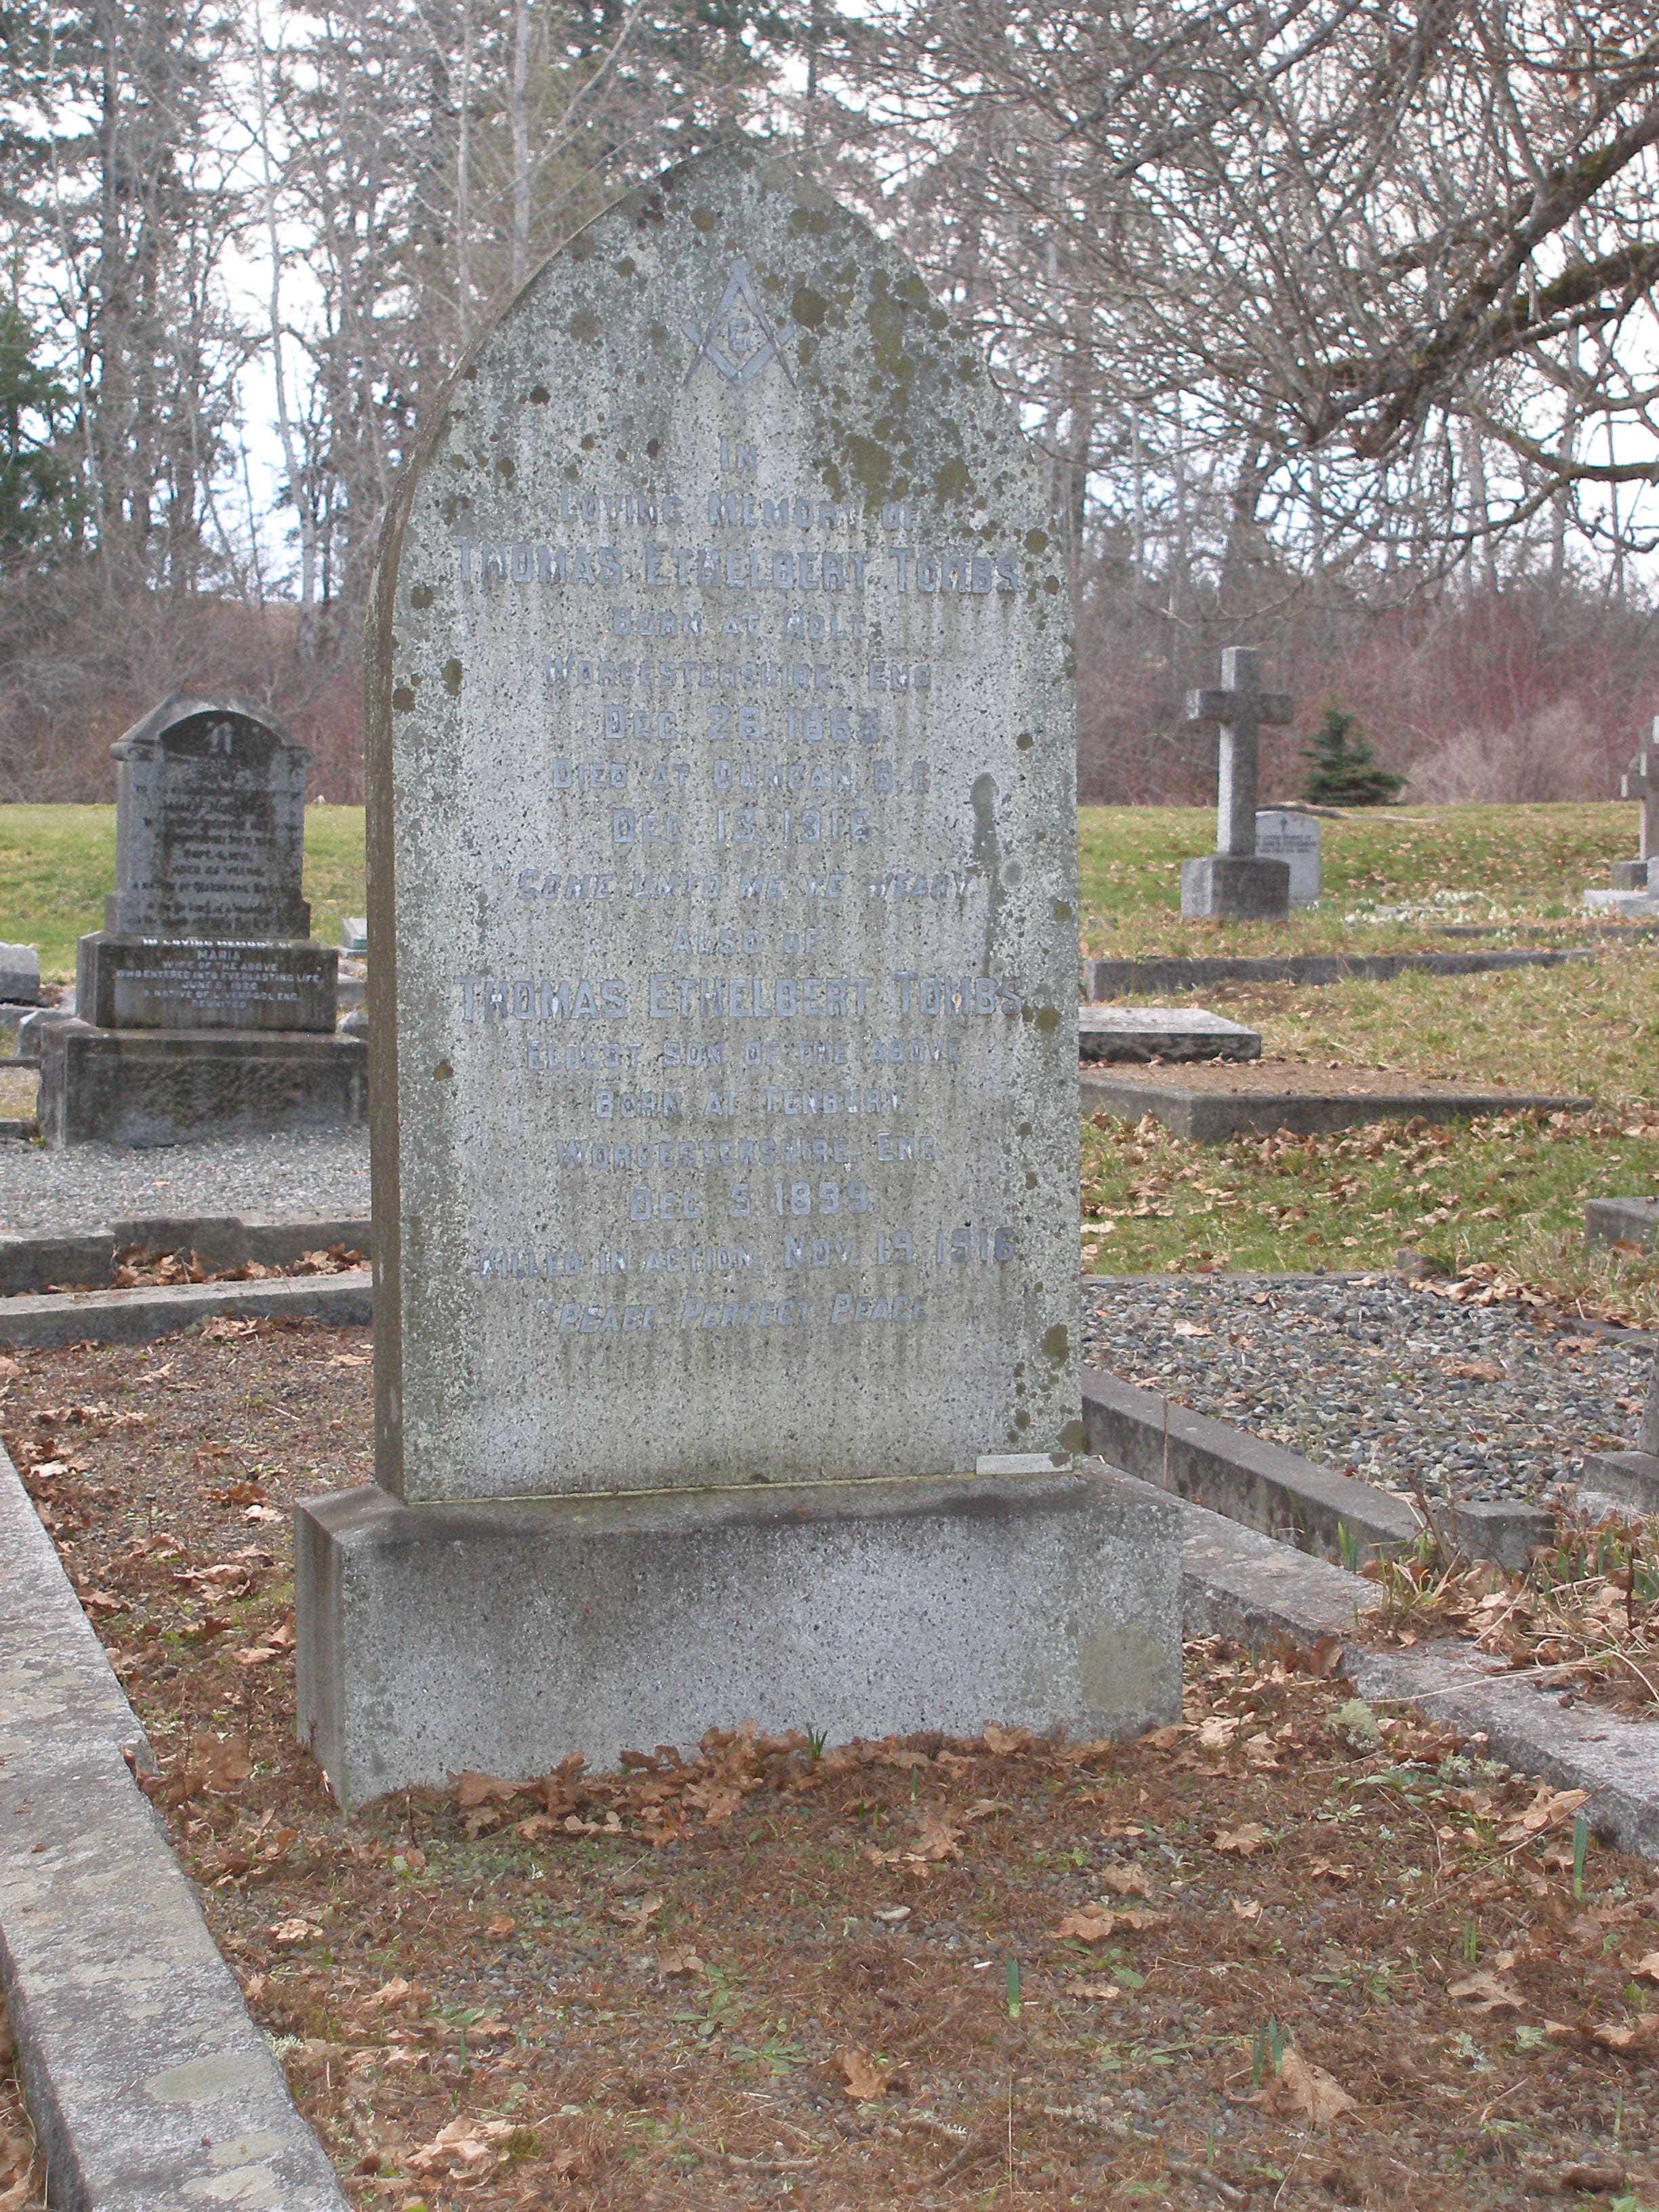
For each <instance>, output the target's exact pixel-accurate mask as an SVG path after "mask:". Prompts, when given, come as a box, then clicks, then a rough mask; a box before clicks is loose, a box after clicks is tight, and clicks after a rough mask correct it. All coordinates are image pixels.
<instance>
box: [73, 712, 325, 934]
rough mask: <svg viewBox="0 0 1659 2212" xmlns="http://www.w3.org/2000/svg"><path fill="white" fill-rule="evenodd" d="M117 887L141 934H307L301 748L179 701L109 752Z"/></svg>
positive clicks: (253, 718) (124, 918)
mask: <svg viewBox="0 0 1659 2212" xmlns="http://www.w3.org/2000/svg"><path fill="white" fill-rule="evenodd" d="M112 750H113V751H114V754H115V757H116V759H117V760H118V762H119V763H120V775H119V778H118V783H117V787H116V811H115V890H114V891H113V893H112V895H111V896H110V897H109V898H108V899H106V902H105V927H106V928H107V929H108V930H110V931H111V932H112V933H114V934H116V935H132V936H138V937H240V938H266V937H304V936H306V935H307V933H308V932H309V930H310V927H311V909H310V908H308V907H307V904H306V902H305V901H304V899H303V898H302V897H301V889H300V885H301V873H302V871H303V867H304V862H305V805H306V770H307V766H308V765H309V763H310V755H309V754H308V753H307V751H306V750H305V748H304V747H303V746H302V745H298V744H295V742H294V740H293V739H292V738H289V737H287V736H285V735H284V734H283V732H282V731H280V730H277V729H276V728H274V727H273V726H271V725H270V723H269V722H267V721H265V720H263V719H262V718H261V717H260V716H259V715H258V714H253V713H252V711H251V710H249V709H248V708H243V707H237V706H234V705H228V704H222V703H219V702H212V701H209V700H204V699H190V698H185V697H175V698H172V699H169V700H167V702H166V703H165V704H164V705H162V706H160V707H158V708H155V711H154V712H153V713H152V714H146V715H145V717H144V719H143V721H141V722H137V723H135V724H134V725H133V726H132V728H131V729H130V730H129V731H128V732H127V733H126V735H125V737H124V738H122V739H121V740H120V742H119V743H118V744H116V745H115V746H114V747H113V748H112Z"/></svg>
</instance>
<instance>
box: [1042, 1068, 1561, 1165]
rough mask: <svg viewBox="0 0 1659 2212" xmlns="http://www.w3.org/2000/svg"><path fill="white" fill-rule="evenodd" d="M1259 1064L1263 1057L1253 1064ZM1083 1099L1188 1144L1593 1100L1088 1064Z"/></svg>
mask: <svg viewBox="0 0 1659 2212" xmlns="http://www.w3.org/2000/svg"><path fill="white" fill-rule="evenodd" d="M1250 1064H1251V1065H1252V1066H1259V1065H1260V1062H1252V1063H1250ZM1078 1102H1079V1107H1080V1109H1081V1111H1082V1112H1083V1113H1084V1114H1085V1115H1091V1114H1112V1115H1116V1116H1117V1118H1118V1119H1119V1120H1120V1121H1142V1120H1144V1119H1145V1118H1146V1115H1148V1114H1150V1115H1152V1119H1153V1120H1154V1121H1159V1122H1162V1124H1163V1126H1164V1127H1165V1128H1166V1129H1167V1130H1168V1131H1169V1132H1170V1135H1171V1136H1174V1137H1179V1138H1181V1139H1182V1140H1183V1142H1185V1143H1187V1144H1189V1145H1225V1144H1226V1143H1228V1142H1229V1141H1230V1140H1231V1139H1232V1138H1234V1137H1267V1136H1273V1135H1275V1134H1277V1133H1279V1132H1281V1131H1283V1132H1285V1133H1287V1134H1289V1135H1291V1136H1293V1137H1323V1136H1334V1135H1335V1134H1336V1133H1338V1132H1339V1131H1340V1130H1343V1129H1358V1128H1361V1127H1364V1125H1365V1124H1366V1123H1368V1122H1370V1121H1431V1122H1443V1121H1485V1120H1488V1119H1490V1118H1492V1116H1494V1115H1499V1114H1564V1113H1565V1114H1584V1113H1588V1112H1589V1110H1590V1109H1591V1108H1592V1107H1593V1106H1594V1105H1595V1100H1594V1099H1592V1098H1553V1097H1534V1096H1533V1095H1530V1094H1528V1093H1526V1092H1522V1091H1511V1092H1507V1093H1505V1092H1501V1091H1473V1090H1471V1091H1443V1092H1441V1093H1439V1094H1437V1095H1432V1096H1431V1095H1426V1094H1424V1093H1421V1092H1416V1091H1392V1092H1390V1091H1370V1092H1367V1091H1199V1090H1183V1089H1182V1087H1181V1070H1180V1068H1179V1067H1169V1068H1165V1069H1162V1070H1160V1072H1159V1073H1158V1078H1157V1079H1156V1080H1148V1079H1146V1078H1144V1077H1143V1078H1137V1077H1136V1076H1134V1075H1133V1074H1123V1073H1115V1072H1113V1073H1108V1072H1107V1071H1106V1070H1105V1069H1103V1068H1102V1067H1101V1066H1097V1065H1095V1064H1090V1065H1086V1066H1084V1067H1083V1068H1082V1069H1081V1071H1080V1073H1079V1077H1078Z"/></svg>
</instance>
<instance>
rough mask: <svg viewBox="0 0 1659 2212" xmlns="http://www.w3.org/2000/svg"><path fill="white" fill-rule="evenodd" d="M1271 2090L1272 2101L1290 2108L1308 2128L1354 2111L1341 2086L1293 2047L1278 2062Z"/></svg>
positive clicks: (1323, 2125) (1350, 2100)
mask: <svg viewBox="0 0 1659 2212" xmlns="http://www.w3.org/2000/svg"><path fill="white" fill-rule="evenodd" d="M1273 2091H1274V2098H1273V2101H1274V2102H1275V2103H1288V2104H1289V2105H1291V2106H1292V2107H1293V2109H1294V2110H1296V2111H1297V2112H1300V2113H1301V2114H1302V2116H1303V2118H1304V2119H1305V2120H1306V2121H1307V2123H1308V2124H1309V2126H1310V2127H1314V2128H1328V2127H1329V2126H1330V2124H1331V2123H1332V2121H1333V2120H1340V2118H1341V2117H1342V2115H1343V2113H1344V2112H1354V2111H1356V2110H1357V2109H1358V2107H1357V2106H1356V2105H1355V2103H1354V2100H1353V2099H1352V2097H1351V2096H1350V2095H1349V2094H1348V2093H1347V2091H1346V2089H1345V2088H1344V2087H1342V2085H1341V2083H1340V2081H1337V2080H1335V2079H1334V2076H1333V2075H1329V2074H1328V2073H1327V2072H1326V2071H1325V2069H1324V2068H1323V2067H1322V2066H1313V2065H1310V2063H1308V2061H1307V2060H1306V2059H1305V2058H1304V2057H1303V2056H1302V2053H1301V2052H1300V2051H1298V2050H1297V2048H1296V2047H1295V2045H1291V2048H1290V2049H1289V2050H1288V2051H1286V2052H1285V2056H1284V2057H1283V2058H1282V2059H1281V2060H1280V2062H1279V2073H1278V2076H1277V2078H1276V2080H1275V2081H1274V2084H1273Z"/></svg>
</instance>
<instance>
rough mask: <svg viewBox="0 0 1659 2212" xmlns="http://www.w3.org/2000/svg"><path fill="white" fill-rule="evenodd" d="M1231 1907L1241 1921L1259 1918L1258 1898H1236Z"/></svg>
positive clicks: (1259, 1901) (1259, 1900)
mask: <svg viewBox="0 0 1659 2212" xmlns="http://www.w3.org/2000/svg"><path fill="white" fill-rule="evenodd" d="M1232 1906H1233V1911H1235V1912H1236V1913H1237V1915H1238V1917H1239V1918H1240V1919H1241V1920H1260V1919H1261V1899H1260V1898H1259V1897H1236V1898H1234V1899H1233V1900H1232Z"/></svg>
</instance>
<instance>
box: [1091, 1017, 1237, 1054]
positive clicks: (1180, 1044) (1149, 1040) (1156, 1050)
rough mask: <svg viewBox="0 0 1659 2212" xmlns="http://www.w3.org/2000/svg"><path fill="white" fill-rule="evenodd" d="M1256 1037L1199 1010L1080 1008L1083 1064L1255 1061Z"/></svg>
mask: <svg viewBox="0 0 1659 2212" xmlns="http://www.w3.org/2000/svg"><path fill="white" fill-rule="evenodd" d="M1078 1057H1079V1059H1080V1060H1085V1061H1087V1060H1142V1061H1144V1060H1259V1059H1260V1058H1261V1032H1260V1031H1259V1030H1250V1029H1246V1028H1245V1027H1244V1026H1243V1024H1242V1023H1239V1022H1230V1021H1229V1020H1228V1019H1227V1018H1226V1017H1225V1015H1224V1014H1212V1013H1209V1012H1206V1010H1205V1009H1204V1008H1203V1007H1202V1006H1084V1007H1082V1008H1080V1009H1079V1013H1078Z"/></svg>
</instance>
